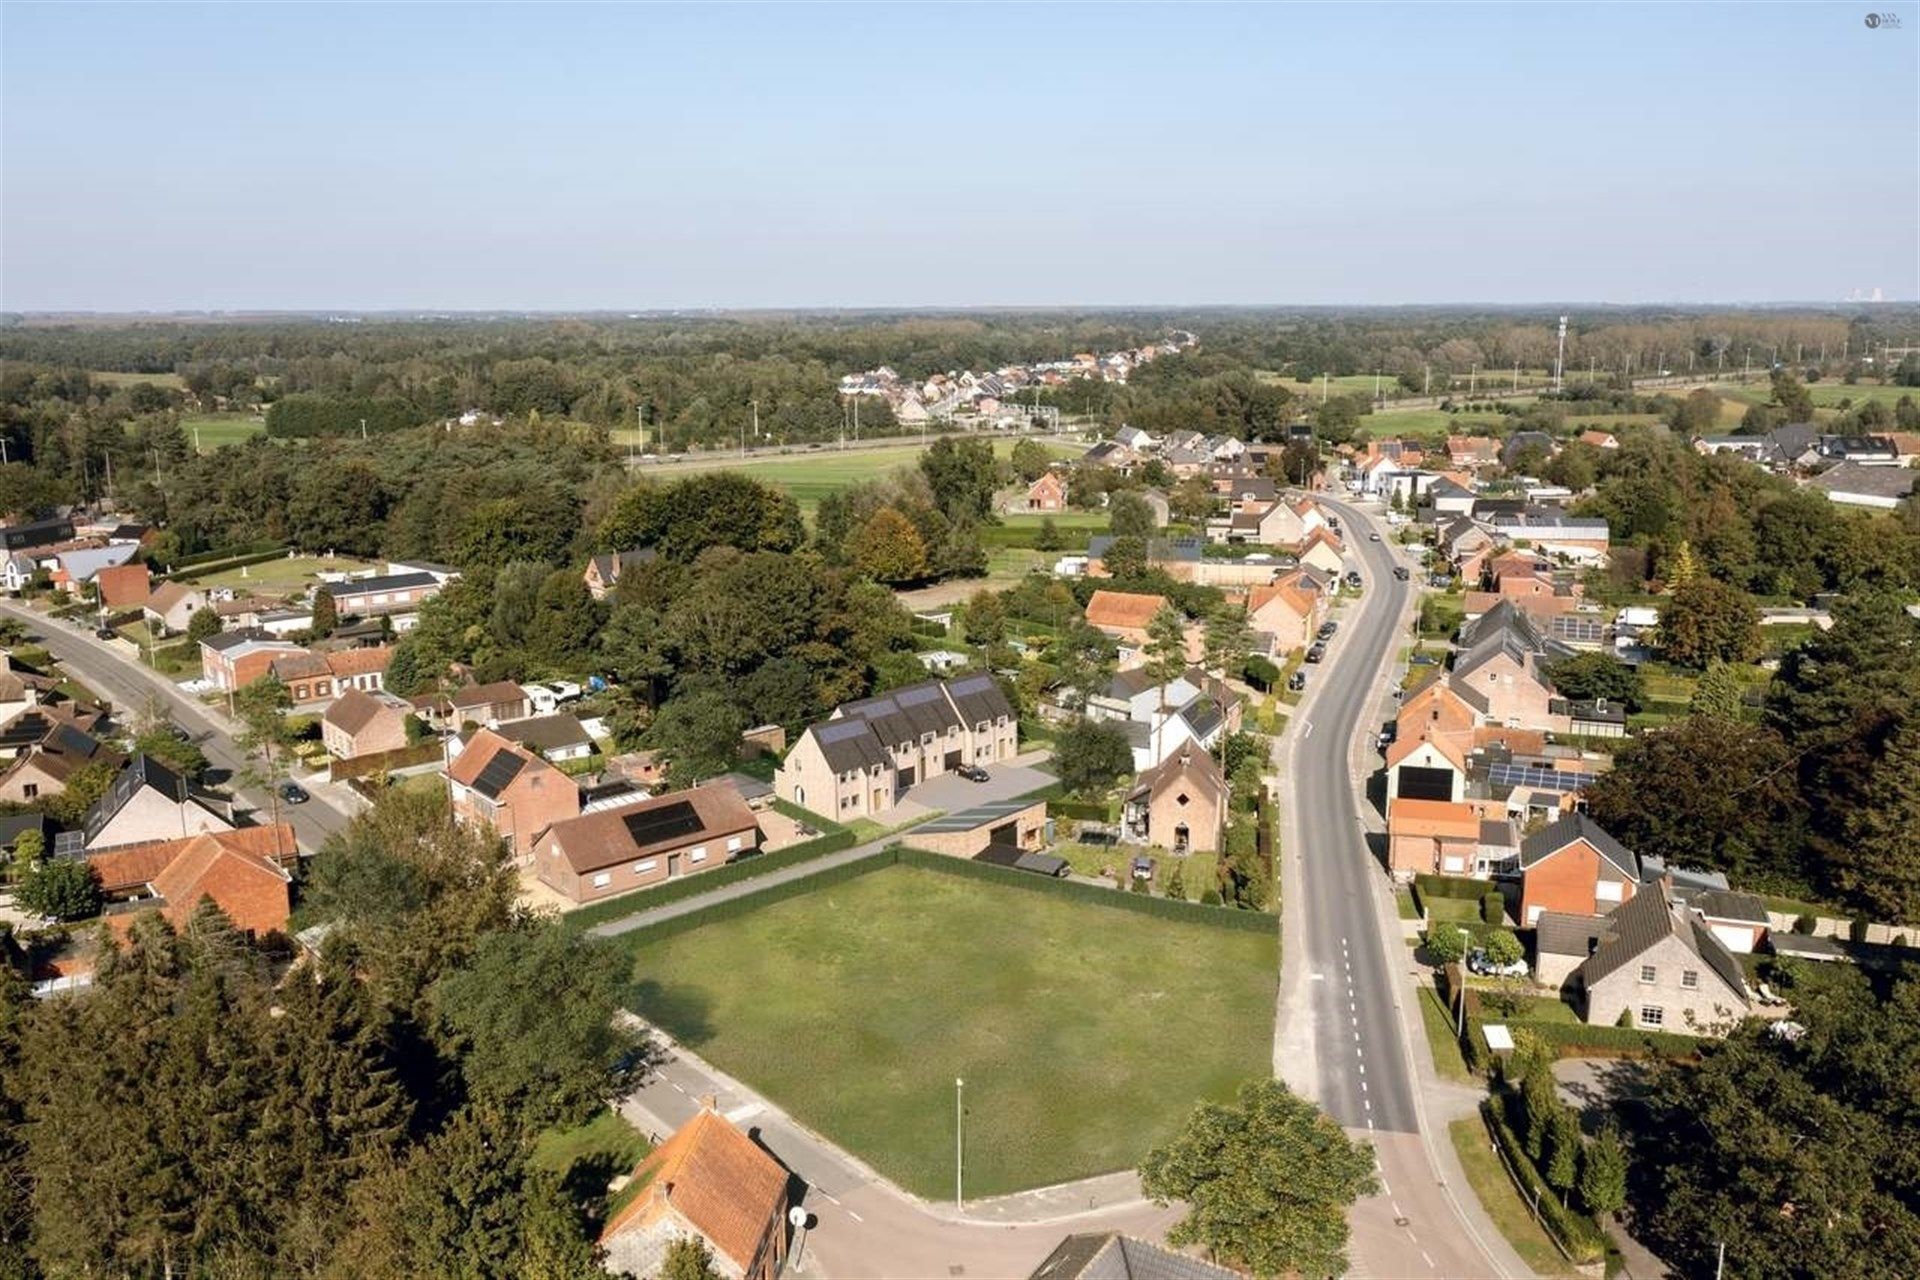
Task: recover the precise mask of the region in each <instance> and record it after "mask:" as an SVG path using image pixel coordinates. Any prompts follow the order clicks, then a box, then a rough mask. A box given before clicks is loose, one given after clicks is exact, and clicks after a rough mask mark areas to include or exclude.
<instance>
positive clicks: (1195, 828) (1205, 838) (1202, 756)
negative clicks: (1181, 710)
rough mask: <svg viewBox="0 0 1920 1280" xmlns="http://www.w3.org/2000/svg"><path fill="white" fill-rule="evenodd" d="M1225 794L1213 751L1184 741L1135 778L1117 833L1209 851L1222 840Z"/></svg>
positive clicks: (1182, 850) (1188, 850)
mask: <svg viewBox="0 0 1920 1280" xmlns="http://www.w3.org/2000/svg"><path fill="white" fill-rule="evenodd" d="M1227 792H1228V787H1227V778H1226V775H1225V774H1224V773H1222V772H1221V771H1220V766H1219V765H1218V764H1217V763H1216V762H1215V761H1214V758H1213V756H1212V754H1211V753H1209V752H1208V751H1206V750H1205V749H1204V748H1202V747H1199V746H1197V745H1196V744H1193V743H1186V744H1183V745H1182V746H1181V747H1180V748H1179V749H1178V750H1177V751H1176V752H1174V753H1173V754H1170V755H1168V756H1167V757H1166V759H1164V760H1163V761H1161V762H1160V763H1159V764H1158V765H1156V766H1154V767H1153V768H1151V769H1149V770H1147V771H1146V772H1145V773H1143V774H1141V775H1140V776H1139V778H1137V779H1135V781H1134V784H1133V788H1132V790H1130V791H1128V793H1127V798H1126V800H1125V802H1124V803H1123V804H1122V806H1121V810H1120V829H1121V832H1122V834H1123V836H1124V837H1125V838H1126V839H1127V840H1130V841H1134V842H1137V843H1141V844H1150V845H1157V846H1159V847H1160V848H1163V849H1167V850H1169V851H1171V852H1173V853H1211V852H1214V851H1216V850H1218V849H1219V848H1221V846H1222V844H1223V842H1224V840H1225V834H1226V824H1227V799H1228V797H1227Z"/></svg>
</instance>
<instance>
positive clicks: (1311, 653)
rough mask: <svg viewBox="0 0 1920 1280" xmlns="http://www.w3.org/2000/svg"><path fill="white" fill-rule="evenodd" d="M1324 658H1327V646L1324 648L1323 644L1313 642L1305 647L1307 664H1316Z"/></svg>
mask: <svg viewBox="0 0 1920 1280" xmlns="http://www.w3.org/2000/svg"><path fill="white" fill-rule="evenodd" d="M1326 656H1327V646H1325V645H1324V644H1321V643H1320V642H1318V641H1315V642H1314V643H1313V644H1310V645H1308V646H1307V661H1308V662H1318V661H1320V660H1321V659H1322V658H1324V657H1326Z"/></svg>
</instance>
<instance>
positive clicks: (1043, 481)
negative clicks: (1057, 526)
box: [1026, 469, 1067, 511]
mask: <svg viewBox="0 0 1920 1280" xmlns="http://www.w3.org/2000/svg"><path fill="white" fill-rule="evenodd" d="M1026 509H1027V510H1028V511H1065V510H1066V509H1067V482H1066V480H1065V479H1064V478H1063V477H1062V476H1061V474H1060V473H1059V472H1058V471H1054V470H1051V469H1049V470H1047V471H1043V472H1041V473H1040V477H1039V478H1038V479H1037V480H1035V481H1034V482H1033V483H1032V484H1030V485H1028V486H1027V506H1026Z"/></svg>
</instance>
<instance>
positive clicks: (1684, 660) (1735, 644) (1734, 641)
mask: <svg viewBox="0 0 1920 1280" xmlns="http://www.w3.org/2000/svg"><path fill="white" fill-rule="evenodd" d="M1654 639H1655V643H1656V644H1657V645H1658V646H1659V648H1660V650H1661V652H1662V653H1664V654H1665V655H1666V657H1667V658H1668V660H1669V661H1672V662H1676V663H1679V664H1680V665H1681V666H1687V667H1698V668H1705V667H1706V666H1707V665H1708V664H1709V663H1712V662H1716V661H1718V662H1750V661H1752V659H1753V657H1754V655H1755V654H1757V653H1758V652H1759V651H1760V611H1759V609H1758V607H1757V606H1756V605H1755V604H1754V602H1753V597H1752V596H1750V595H1748V594H1747V593H1746V592H1744V591H1741V590H1739V589H1738V588H1736V587H1730V586H1728V585H1726V584H1725V583H1723V582H1716V581H1715V580H1713V579H1712V578H1705V577H1702V578H1696V579H1694V580H1693V581H1690V582H1688V583H1686V584H1684V585H1683V586H1680V587H1678V588H1676V589H1675V590H1674V593H1673V595H1672V596H1671V597H1670V598H1669V599H1667V600H1666V601H1665V602H1664V603H1663V604H1662V605H1661V606H1660V625H1659V627H1658V628H1657V630H1656V634H1655V637H1654Z"/></svg>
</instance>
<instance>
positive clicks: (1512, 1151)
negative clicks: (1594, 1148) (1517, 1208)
mask: <svg viewBox="0 0 1920 1280" xmlns="http://www.w3.org/2000/svg"><path fill="white" fill-rule="evenodd" d="M1509 1105H1510V1099H1508V1098H1507V1097H1505V1096H1502V1095H1499V1094H1496V1095H1495V1096H1493V1097H1491V1098H1488V1099H1487V1100H1486V1101H1485V1102H1483V1103H1481V1104H1480V1114H1481V1116H1482V1118H1484V1119H1485V1121H1486V1124H1487V1129H1488V1130H1489V1131H1490V1132H1491V1133H1492V1134H1493V1140H1494V1141H1495V1142H1496V1143H1498V1144H1499V1145H1500V1146H1501V1148H1503V1149H1504V1150H1505V1151H1506V1153H1507V1159H1508V1161H1509V1162H1510V1163H1511V1164H1512V1167H1513V1169H1514V1170H1515V1172H1516V1173H1517V1174H1518V1175H1519V1176H1518V1181H1519V1182H1520V1183H1522V1184H1523V1187H1522V1193H1523V1194H1524V1195H1525V1196H1526V1198H1527V1199H1528V1200H1535V1201H1537V1204H1536V1207H1537V1208H1538V1210H1539V1213H1540V1216H1541V1217H1542V1218H1543V1219H1544V1220H1545V1221H1546V1222H1547V1224H1548V1227H1549V1230H1550V1231H1551V1232H1552V1233H1553V1235H1554V1236H1555V1237H1557V1238H1558V1239H1559V1241H1560V1243H1561V1244H1562V1245H1564V1246H1565V1247H1566V1250H1567V1252H1568V1253H1570V1254H1572V1255H1573V1260H1574V1262H1575V1263H1586V1262H1597V1261H1599V1260H1600V1259H1602V1258H1604V1257H1605V1256H1606V1252H1607V1238H1606V1235H1605V1233H1604V1232H1602V1231H1601V1230H1600V1227H1599V1225H1598V1224H1597V1223H1595V1222H1594V1221H1593V1219H1591V1218H1588V1217H1585V1216H1583V1215H1581V1214H1578V1213H1575V1212H1574V1211H1573V1210H1571V1209H1568V1208H1565V1207H1564V1206H1562V1205H1561V1203H1560V1201H1559V1199H1558V1198H1557V1197H1556V1195H1555V1194H1554V1190H1553V1188H1552V1187H1550V1186H1548V1185H1547V1181H1546V1179H1545V1178H1543V1177H1541V1176H1540V1171H1539V1170H1538V1169H1536V1168H1534V1166H1533V1162H1532V1161H1531V1160H1529V1159H1527V1156H1526V1151H1525V1148H1524V1147H1523V1146H1522V1145H1521V1142H1520V1139H1519V1137H1518V1136H1517V1135H1516V1134H1515V1133H1514V1131H1513V1128H1512V1126H1511V1124H1510V1122H1509V1120H1510V1112H1509V1110H1508V1107H1509Z"/></svg>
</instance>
